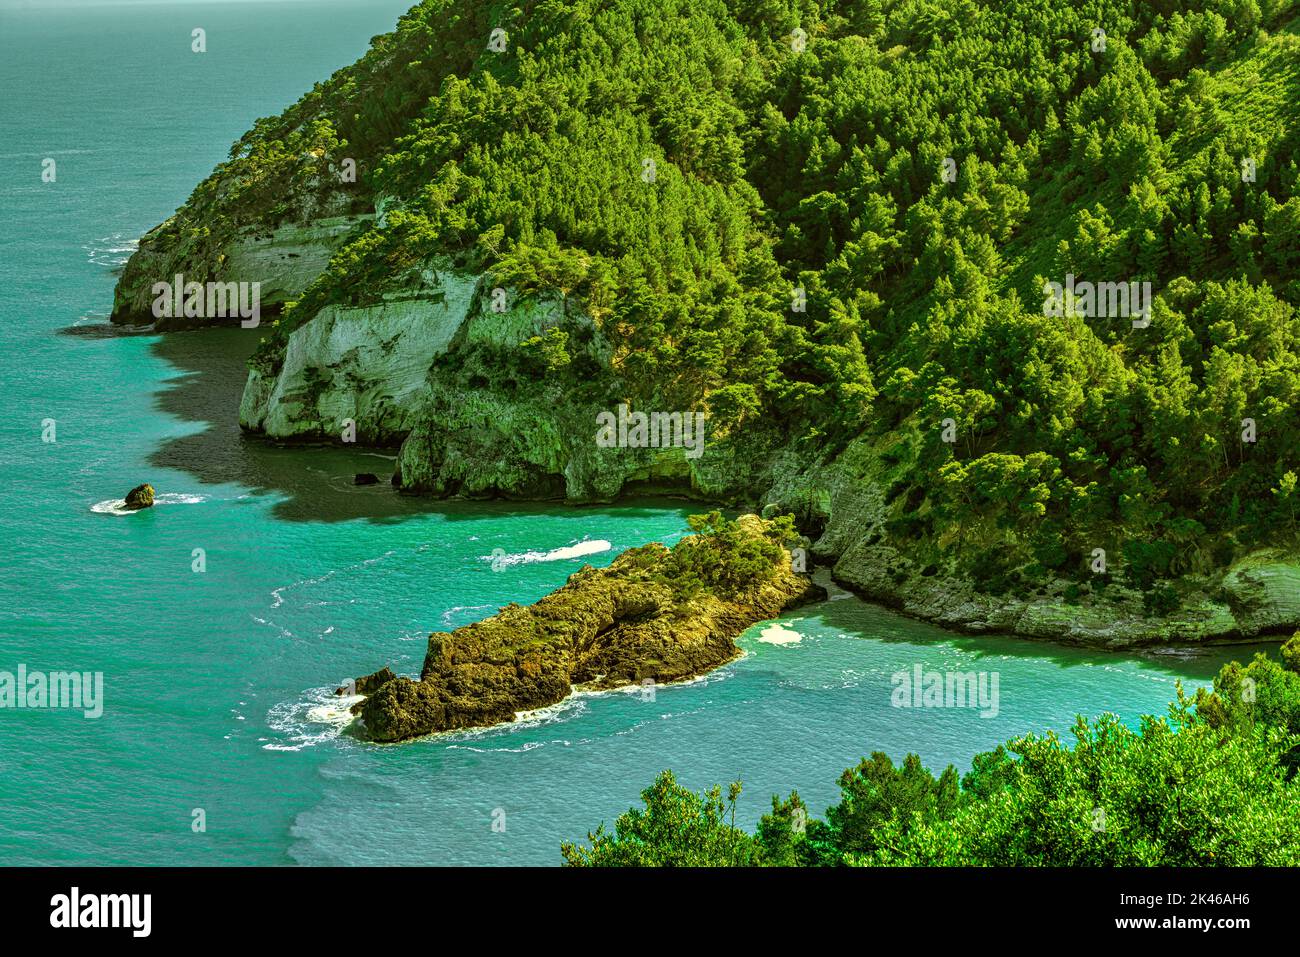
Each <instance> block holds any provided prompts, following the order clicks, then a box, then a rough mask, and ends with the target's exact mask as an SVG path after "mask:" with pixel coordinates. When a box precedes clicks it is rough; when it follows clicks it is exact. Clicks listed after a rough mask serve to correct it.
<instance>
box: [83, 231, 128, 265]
mask: <svg viewBox="0 0 1300 957" xmlns="http://www.w3.org/2000/svg"><path fill="white" fill-rule="evenodd" d="M139 244H140V241H139V240H138V239H136V238H134V237H132V236H129V235H127V234H125V233H113V234H112V235H111V236H104V237H102V238H100V239H96V240H93V241H91V242H89V243H86V244H85V245H83V246H82V247H81V248H82V249H84V250H85V251H86V258H87V259H89V260H90V261H91V262H92V263H94V264H95V265H96V266H109V267H114V266H123V265H125V264H126V261H127V260H128V259H130V258H131V254H132V253H133V252H135V250H136V247H137V246H138V245H139Z"/></svg>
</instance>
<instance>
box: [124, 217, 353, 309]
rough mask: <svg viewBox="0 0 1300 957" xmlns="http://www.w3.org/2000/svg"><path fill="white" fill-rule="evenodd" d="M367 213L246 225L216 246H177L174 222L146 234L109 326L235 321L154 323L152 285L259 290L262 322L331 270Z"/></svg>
mask: <svg viewBox="0 0 1300 957" xmlns="http://www.w3.org/2000/svg"><path fill="white" fill-rule="evenodd" d="M370 219H373V216H372V215H370V214H358V215H344V216H326V217H322V218H320V219H314V220H309V221H306V222H292V223H284V224H281V225H278V226H262V225H257V226H246V227H244V228H242V229H239V230H237V231H235V232H234V233H233V234H232V235H230V236H229V237H226V238H224V239H222V240H220V241H217V242H213V243H191V244H178V243H177V242H176V240H175V238H174V237H173V236H172V235H171V232H172V229H171V227H172V225H173V223H172V220H168V221H167V222H165V223H163V224H162V225H160V226H158V227H156V228H155V229H153V230H150V231H149V232H148V233H146V234H145V235H144V236H143V237H142V238H141V240H140V245H139V247H138V248H137V249H136V251H135V253H133V254H132V256H131V258H130V259H129V260H127V263H126V265H125V267H124V268H123V270H122V276H121V278H120V279H119V280H118V284H117V289H116V290H115V291H114V294H113V313H112V316H111V318H112V321H113V322H117V323H153V324H155V327H156V328H158V329H160V330H165V329H173V328H180V327H183V326H193V325H205V324H220V323H223V322H233V321H235V320H232V319H221V318H212V319H204V318H198V319H195V318H185V317H182V316H170V317H168V316H164V317H158V316H155V315H154V313H153V303H154V301H155V299H156V298H157V297H156V296H155V294H154V291H153V287H154V284H155V283H159V282H166V283H174V282H175V278H176V276H177V275H180V276H182V277H184V281H186V282H190V281H195V282H203V283H206V282H234V283H241V282H246V283H257V284H258V285H257V289H258V302H259V305H260V308H261V312H262V315H263V316H266V315H271V314H274V313H275V312H276V311H278V309H279V307H281V306H282V305H283V304H284V303H285V302H287V301H289V300H290V299H294V298H296V297H297V296H299V295H301V293H302V291H303V290H304V289H306V288H307V286H308V285H310V284H311V282H312V281H313V280H314V279H316V277H317V276H319V275H320V274H321V273H322V272H323V271H324V269H325V267H326V265H328V264H329V259H330V256H332V255H333V254H334V252H335V250H337V249H338V247H339V245H340V244H341V243H342V242H343V239H344V237H346V236H347V235H348V234H349V233H351V232H352V230H353V229H355V228H356V227H357V226H358V225H359V224H361V223H364V222H367V221H368V220H370Z"/></svg>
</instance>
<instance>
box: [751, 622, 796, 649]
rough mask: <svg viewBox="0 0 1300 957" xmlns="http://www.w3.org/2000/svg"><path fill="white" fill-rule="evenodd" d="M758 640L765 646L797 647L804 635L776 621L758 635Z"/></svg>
mask: <svg viewBox="0 0 1300 957" xmlns="http://www.w3.org/2000/svg"><path fill="white" fill-rule="evenodd" d="M758 640H759V641H761V642H763V643H764V644H765V645H797V644H799V642H801V641H803V635H801V634H799V632H797V631H793V630H792V629H789V628H786V627H785V626H783V625H782V624H780V623H779V622H775V621H774V622H772V624H770V625H768V626H767V627H766V628H764V629H763V630H762V631H760V632H759V633H758Z"/></svg>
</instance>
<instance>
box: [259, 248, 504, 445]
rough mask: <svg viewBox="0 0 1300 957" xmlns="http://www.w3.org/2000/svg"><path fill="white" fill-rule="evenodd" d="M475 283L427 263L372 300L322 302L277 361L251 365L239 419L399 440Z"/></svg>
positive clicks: (315, 434)
mask: <svg viewBox="0 0 1300 957" xmlns="http://www.w3.org/2000/svg"><path fill="white" fill-rule="evenodd" d="M479 283H480V279H479V277H477V276H471V275H465V274H462V273H457V272H455V271H454V270H451V269H450V268H445V267H431V268H429V269H428V270H425V271H424V273H423V274H422V277H421V281H420V282H419V283H418V284H417V285H414V286H413V287H412V288H409V289H406V290H403V291H401V292H398V293H391V294H389V295H387V296H385V297H384V298H383V299H382V300H381V301H380V302H378V303H376V304H373V305H366V306H356V307H349V306H340V305H329V306H326V307H325V308H324V309H322V310H321V311H320V312H319V313H318V314H317V315H316V316H314V317H313V318H312V319H310V320H308V321H307V322H304V323H303V324H302V325H301V326H299V327H298V328H296V329H294V330H293V331H292V332H291V333H289V335H288V337H287V339H286V341H285V343H284V346H283V348H282V350H281V351H280V352H279V355H278V364H277V365H276V366H273V367H271V368H269V369H267V368H254V369H253V370H252V371H251V372H250V373H249V377H248V382H247V383H246V384H245V386H244V395H243V399H242V400H241V402H240V407H239V422H240V425H241V426H242V427H243V428H245V429H247V430H250V431H254V432H261V433H263V434H265V435H267V436H269V437H271V438H277V439H292V438H332V439H335V440H339V439H341V438H346V439H347V440H352V441H361V442H365V443H367V444H370V445H396V444H397V443H399V442H400V441H401V440H402V439H403V438H405V436H406V435H407V434H409V433H410V431H411V428H412V426H413V425H414V422H415V414H416V412H417V411H419V409H420V408H421V404H422V401H423V398H424V390H425V385H426V380H427V378H428V376H429V372H430V369H431V367H432V365H433V361H434V359H435V358H437V357H438V356H440V355H443V354H444V353H445V352H446V351H447V349H448V347H449V346H450V344H451V342H452V339H453V337H454V336H455V335H456V334H457V333H458V332H459V331H460V329H461V327H462V325H463V324H464V323H465V321H466V318H467V316H468V315H469V313H470V311H471V309H473V308H475V307H476V305H477V302H478V288H479ZM349 429H350V430H351V434H350V435H348V436H346V437H344V435H343V433H344V431H345V430H349Z"/></svg>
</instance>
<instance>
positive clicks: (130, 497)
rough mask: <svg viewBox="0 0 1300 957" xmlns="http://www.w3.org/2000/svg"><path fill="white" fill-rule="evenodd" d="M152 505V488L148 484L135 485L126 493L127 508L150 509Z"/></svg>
mask: <svg viewBox="0 0 1300 957" xmlns="http://www.w3.org/2000/svg"><path fill="white" fill-rule="evenodd" d="M152 505H153V486H152V485H150V484H149V483H148V482H145V483H144V484H143V485H137V486H136V487H135V488H133V489H131V491H129V492H127V493H126V507H127V508H150V507H151V506H152Z"/></svg>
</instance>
